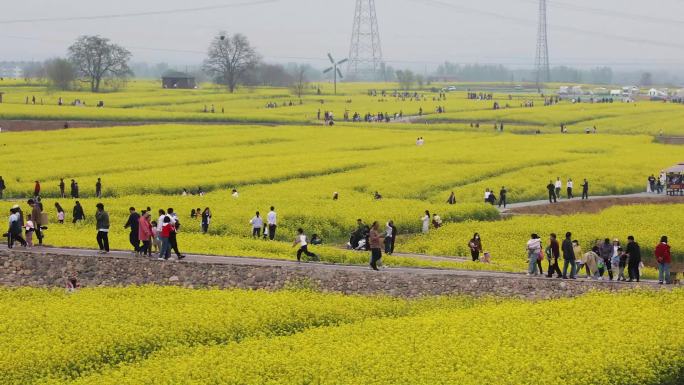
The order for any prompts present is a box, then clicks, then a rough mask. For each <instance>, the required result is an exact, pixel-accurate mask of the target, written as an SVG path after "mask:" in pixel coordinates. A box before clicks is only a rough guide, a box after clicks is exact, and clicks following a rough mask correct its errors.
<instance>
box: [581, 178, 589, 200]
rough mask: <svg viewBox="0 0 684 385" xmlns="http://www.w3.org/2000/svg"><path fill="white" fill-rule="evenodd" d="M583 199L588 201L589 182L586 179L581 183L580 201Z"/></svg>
mask: <svg viewBox="0 0 684 385" xmlns="http://www.w3.org/2000/svg"><path fill="white" fill-rule="evenodd" d="M584 199H589V182H588V181H587V180H586V179H584V183H582V200H584Z"/></svg>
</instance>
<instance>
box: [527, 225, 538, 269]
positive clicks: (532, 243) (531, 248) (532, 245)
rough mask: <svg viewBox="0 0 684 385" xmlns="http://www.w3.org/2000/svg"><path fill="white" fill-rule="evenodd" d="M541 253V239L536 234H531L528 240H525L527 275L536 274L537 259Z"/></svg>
mask: <svg viewBox="0 0 684 385" xmlns="http://www.w3.org/2000/svg"><path fill="white" fill-rule="evenodd" d="M541 253H542V246H541V239H539V236H538V235H537V234H532V236H531V237H530V240H529V241H527V258H528V262H529V265H528V269H527V275H538V274H539V272H538V271H537V261H538V260H539V257H540V256H541Z"/></svg>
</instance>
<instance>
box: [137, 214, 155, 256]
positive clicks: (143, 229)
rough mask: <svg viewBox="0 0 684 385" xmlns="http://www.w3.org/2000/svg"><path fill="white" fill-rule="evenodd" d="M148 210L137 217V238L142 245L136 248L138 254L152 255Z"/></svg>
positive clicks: (150, 224) (150, 225)
mask: <svg viewBox="0 0 684 385" xmlns="http://www.w3.org/2000/svg"><path fill="white" fill-rule="evenodd" d="M150 218H151V216H150V213H149V211H144V212H143V215H142V216H141V217H140V218H139V219H138V239H139V240H140V242H142V247H140V250H138V254H139V255H140V256H145V255H147V256H148V257H151V256H152V236H153V235H154V233H153V231H152V223H151V222H150Z"/></svg>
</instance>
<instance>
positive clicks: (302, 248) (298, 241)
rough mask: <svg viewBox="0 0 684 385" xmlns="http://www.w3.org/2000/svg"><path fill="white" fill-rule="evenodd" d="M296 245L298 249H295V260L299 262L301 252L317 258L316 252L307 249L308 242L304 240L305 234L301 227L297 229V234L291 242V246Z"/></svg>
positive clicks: (314, 258)
mask: <svg viewBox="0 0 684 385" xmlns="http://www.w3.org/2000/svg"><path fill="white" fill-rule="evenodd" d="M297 245H299V249H298V250H297V262H301V260H302V254H304V255H306V256H307V257H309V258H311V259H313V260H314V261H316V260H318V259H319V258H318V256H317V255H316V254H314V253H312V252H310V251H309V248H308V243H307V242H306V234H304V230H303V229H302V228H301V227H300V228H299V229H297V236H296V237H295V240H294V242H293V243H292V247H295V246H297Z"/></svg>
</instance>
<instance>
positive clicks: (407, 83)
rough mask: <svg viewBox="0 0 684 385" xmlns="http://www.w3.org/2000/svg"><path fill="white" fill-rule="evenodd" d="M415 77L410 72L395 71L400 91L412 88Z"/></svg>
mask: <svg viewBox="0 0 684 385" xmlns="http://www.w3.org/2000/svg"><path fill="white" fill-rule="evenodd" d="M415 80H416V77H415V75H414V74H413V72H412V71H411V70H399V71H397V81H398V82H399V87H400V88H401V89H402V90H409V89H411V87H413V83H414V82H415Z"/></svg>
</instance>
